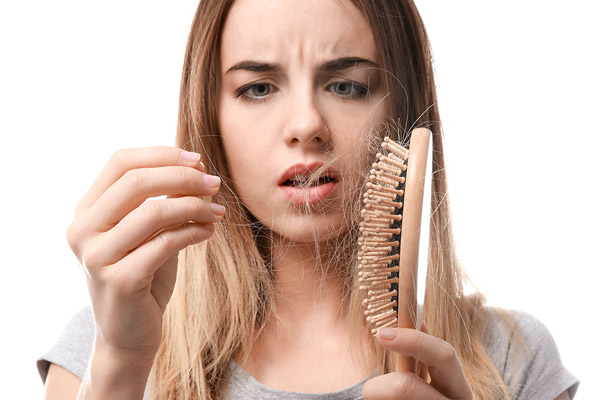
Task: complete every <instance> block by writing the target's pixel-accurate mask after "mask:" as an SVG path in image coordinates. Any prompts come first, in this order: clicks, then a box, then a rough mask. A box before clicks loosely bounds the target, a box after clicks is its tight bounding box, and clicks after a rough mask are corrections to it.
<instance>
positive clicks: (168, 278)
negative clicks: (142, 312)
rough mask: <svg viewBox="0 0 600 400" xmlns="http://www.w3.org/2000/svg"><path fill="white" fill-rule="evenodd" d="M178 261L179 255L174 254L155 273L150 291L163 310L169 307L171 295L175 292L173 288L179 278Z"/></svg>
mask: <svg viewBox="0 0 600 400" xmlns="http://www.w3.org/2000/svg"><path fill="white" fill-rule="evenodd" d="M177 263H178V255H177V254H174V255H172V256H170V257H169V258H168V259H167V261H165V262H164V263H163V264H162V265H161V266H160V267H159V268H158V269H157V270H156V272H155V273H154V279H153V280H152V288H151V289H150V292H151V293H152V296H154V298H155V299H156V302H157V303H158V306H159V307H160V309H161V310H162V311H163V312H164V310H165V308H166V307H167V304H168V303H169V300H170V299H171V295H172V294H173V289H174V288H175V281H176V280H177Z"/></svg>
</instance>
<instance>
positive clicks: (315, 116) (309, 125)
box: [283, 93, 330, 149]
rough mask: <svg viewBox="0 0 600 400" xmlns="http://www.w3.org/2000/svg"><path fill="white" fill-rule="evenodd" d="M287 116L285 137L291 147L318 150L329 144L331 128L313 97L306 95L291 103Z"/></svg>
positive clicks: (288, 106) (288, 105) (289, 103)
mask: <svg viewBox="0 0 600 400" xmlns="http://www.w3.org/2000/svg"><path fill="white" fill-rule="evenodd" d="M287 114H288V118H287V121H286V123H285V127H284V132H283V136H284V140H285V142H286V143H287V144H288V145H289V146H298V145H299V146H302V147H303V148H312V149H318V148H320V147H325V146H326V145H327V144H328V143H329V140H330V131H329V127H328V126H327V124H326V123H325V120H324V118H323V115H322V112H321V110H320V109H319V107H318V104H316V100H315V98H314V96H313V95H311V94H308V93H306V94H304V95H301V96H297V97H296V98H295V100H293V101H289V102H288V104H287Z"/></svg>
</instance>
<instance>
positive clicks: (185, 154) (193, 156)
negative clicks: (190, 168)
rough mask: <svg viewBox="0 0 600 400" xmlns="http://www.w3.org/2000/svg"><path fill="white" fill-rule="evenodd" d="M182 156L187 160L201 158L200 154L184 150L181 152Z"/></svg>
mask: <svg viewBox="0 0 600 400" xmlns="http://www.w3.org/2000/svg"><path fill="white" fill-rule="evenodd" d="M181 158H183V159H184V160H186V161H198V160H199V159H200V154H198V153H192V152H191V151H185V150H183V151H182V152H181Z"/></svg>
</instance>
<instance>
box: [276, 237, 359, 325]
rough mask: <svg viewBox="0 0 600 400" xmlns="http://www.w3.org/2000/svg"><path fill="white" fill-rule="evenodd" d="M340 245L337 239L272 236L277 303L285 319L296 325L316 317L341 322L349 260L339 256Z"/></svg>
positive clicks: (281, 318)
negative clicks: (315, 240) (316, 240)
mask: <svg viewBox="0 0 600 400" xmlns="http://www.w3.org/2000/svg"><path fill="white" fill-rule="evenodd" d="M337 247H338V245H337V244H336V243H333V242H322V243H292V242H290V241H287V240H285V239H283V238H280V237H274V238H272V239H271V242H270V257H271V260H272V268H273V275H274V280H275V288H276V293H277V295H276V300H275V307H276V310H277V316H278V319H279V320H280V321H281V322H285V323H286V324H292V325H294V326H297V325H299V324H306V323H307V322H309V321H316V320H320V321H321V322H325V321H327V322H328V323H337V322H339V320H340V318H341V317H342V316H343V314H344V312H343V310H342V309H341V307H342V301H343V297H344V278H343V276H344V275H345V272H346V269H347V267H348V262H349V260H348V259H347V257H339V254H337V252H336V248H337ZM311 325H312V324H311ZM313 328H315V327H314V326H313ZM323 328H325V327H323Z"/></svg>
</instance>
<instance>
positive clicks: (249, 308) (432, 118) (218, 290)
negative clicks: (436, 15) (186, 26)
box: [150, 0, 509, 400]
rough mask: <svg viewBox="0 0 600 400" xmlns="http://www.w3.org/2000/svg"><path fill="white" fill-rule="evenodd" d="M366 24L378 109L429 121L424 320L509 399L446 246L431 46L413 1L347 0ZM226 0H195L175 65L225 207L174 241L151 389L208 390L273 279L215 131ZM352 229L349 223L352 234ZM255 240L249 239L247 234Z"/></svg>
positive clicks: (244, 345) (184, 394)
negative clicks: (378, 82) (193, 239)
mask: <svg viewBox="0 0 600 400" xmlns="http://www.w3.org/2000/svg"><path fill="white" fill-rule="evenodd" d="M352 2H353V4H354V5H355V6H356V7H357V8H358V9H359V10H361V11H362V12H363V14H364V15H365V17H366V18H367V20H368V21H369V22H370V25H371V27H372V30H373V35H374V38H375V43H376V46H377V50H378V54H379V60H378V63H379V65H380V66H381V67H382V69H383V70H384V73H383V74H382V75H383V80H384V84H385V85H386V87H387V88H388V91H389V95H388V97H387V100H386V101H387V105H388V115H389V119H390V123H391V124H392V125H393V126H394V129H393V130H392V131H393V132H395V133H396V134H397V136H398V137H397V138H396V139H398V140H400V141H403V142H406V141H407V139H408V138H407V134H408V132H409V131H410V130H411V128H413V127H416V126H426V127H428V128H429V129H430V130H432V131H433V149H434V152H433V163H434V179H433V186H432V210H435V211H434V213H433V215H432V219H431V228H432V229H431V238H430V260H429V267H428V276H427V292H426V293H427V294H426V302H425V304H426V306H425V309H424V319H425V321H426V323H427V325H428V328H429V331H430V333H431V334H432V335H434V336H437V337H439V338H441V339H443V340H445V341H447V342H448V343H450V344H451V345H452V346H453V347H454V348H455V350H456V352H457V354H458V356H459V358H460V360H461V362H462V366H463V369H464V371H465V375H466V377H467V380H468V381H469V383H470V385H471V388H472V390H473V393H474V395H475V397H476V398H482V399H483V398H485V399H489V398H500V399H507V398H509V395H508V389H507V387H506V385H505V383H504V382H503V380H502V378H501V376H500V375H499V373H498V371H497V369H496V367H495V366H494V364H493V363H492V361H491V359H490V358H489V356H488V355H487V353H486V350H485V348H484V344H483V339H484V334H485V330H486V326H487V318H486V315H487V313H486V312H485V310H484V299H483V297H482V296H481V295H479V294H476V295H472V296H465V295H464V289H463V282H464V281H465V276H464V275H463V273H462V271H461V268H460V266H459V263H458V261H457V259H456V255H455V251H454V242H453V236H452V229H451V226H452V224H451V217H450V209H449V204H448V197H447V181H446V172H445V164H444V152H443V141H442V129H441V124H440V119H439V112H438V108H437V105H436V92H435V86H434V77H433V68H432V64H431V53H430V48H429V42H428V39H427V34H426V32H425V28H424V26H423V23H422V21H421V19H420V16H419V13H418V11H417V9H416V7H415V5H414V4H413V2H412V1H407V0H377V1H373V0H371V1H367V0H352ZM232 3H233V0H202V1H200V4H199V6H198V10H197V12H196V15H195V18H194V21H193V24H192V28H191V33H190V36H189V40H188V45H187V50H186V56H185V63H184V69H183V76H182V83H181V94H180V108H179V122H178V132H177V146H179V147H181V148H184V149H186V150H190V151H195V152H198V153H201V154H202V158H203V160H204V161H205V164H206V169H207V171H206V172H207V173H211V174H218V175H219V176H221V178H222V181H223V185H222V190H221V191H220V192H219V193H218V194H217V195H215V196H214V197H213V198H212V201H213V202H215V203H218V204H222V205H225V206H226V207H227V209H228V212H227V213H226V216H225V218H224V219H223V221H222V222H221V223H219V224H217V226H216V229H215V234H214V236H213V237H212V238H211V239H210V240H209V241H208V242H205V243H201V244H198V245H195V246H190V247H188V248H187V249H185V250H183V251H182V252H180V255H179V269H178V276H177V284H176V287H175V291H174V293H173V296H172V298H171V301H170V302H169V305H168V307H167V309H166V312H165V316H164V321H163V336H162V341H161V345H160V348H159V351H158V353H157V355H156V359H155V363H154V367H153V370H152V373H151V376H150V388H151V394H152V396H153V398H155V399H165V400H166V399H174V398H176V399H186V400H191V399H202V400H208V399H218V398H220V397H221V395H222V390H223V387H224V382H225V379H226V377H227V371H228V365H229V363H230V360H232V359H233V358H234V357H235V356H238V355H240V354H241V355H244V354H248V353H249V351H250V349H251V348H252V344H253V343H254V342H255V340H256V339H257V338H258V337H259V336H260V334H261V331H262V329H263V328H264V326H265V323H266V322H267V321H268V319H269V316H270V315H271V313H272V312H273V298H274V289H275V288H274V283H273V279H272V274H271V269H270V265H269V261H268V257H267V256H266V255H265V252H264V251H262V250H261V248H260V246H259V243H258V241H257V237H258V236H259V235H260V228H261V226H260V224H259V223H257V221H255V220H254V219H253V217H252V216H251V215H250V214H249V212H248V211H247V210H246V209H245V207H244V205H243V204H242V203H241V201H240V200H239V198H238V197H237V195H236V193H235V190H234V186H233V182H232V180H231V176H230V173H229V170H228V166H227V162H226V159H225V156H224V154H225V152H224V149H223V145H222V142H221V139H220V136H219V128H218V120H217V110H216V104H217V95H218V93H217V92H218V85H219V74H220V72H219V45H220V40H219V39H220V34H221V29H222V27H223V25H224V22H225V18H226V16H227V12H228V10H229V8H230V6H231V4H232ZM355 234H356V230H355V229H350V233H349V236H350V238H349V240H347V241H345V242H346V243H352V238H354V237H355ZM252 243H254V245H249V244H252ZM352 264H353V263H351V262H349V263H348V268H347V269H345V270H344V271H342V272H341V273H342V274H344V277H343V279H344V281H345V282H346V283H347V290H346V296H345V298H344V299H343V304H344V305H345V306H346V312H347V315H348V317H349V318H350V319H351V320H352V321H353V326H355V327H356V331H357V332H358V331H361V330H364V329H366V328H365V323H364V320H363V318H362V308H361V307H362V306H361V304H360V300H361V298H362V295H361V294H360V293H357V291H356V290H355V288H357V287H358V285H356V284H353V283H352V280H353V279H354V265H352ZM377 357H378V370H379V371H380V372H381V373H387V372H390V371H393V369H394V365H395V363H394V355H393V354H390V353H388V352H384V351H381V350H378V354H377Z"/></svg>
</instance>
